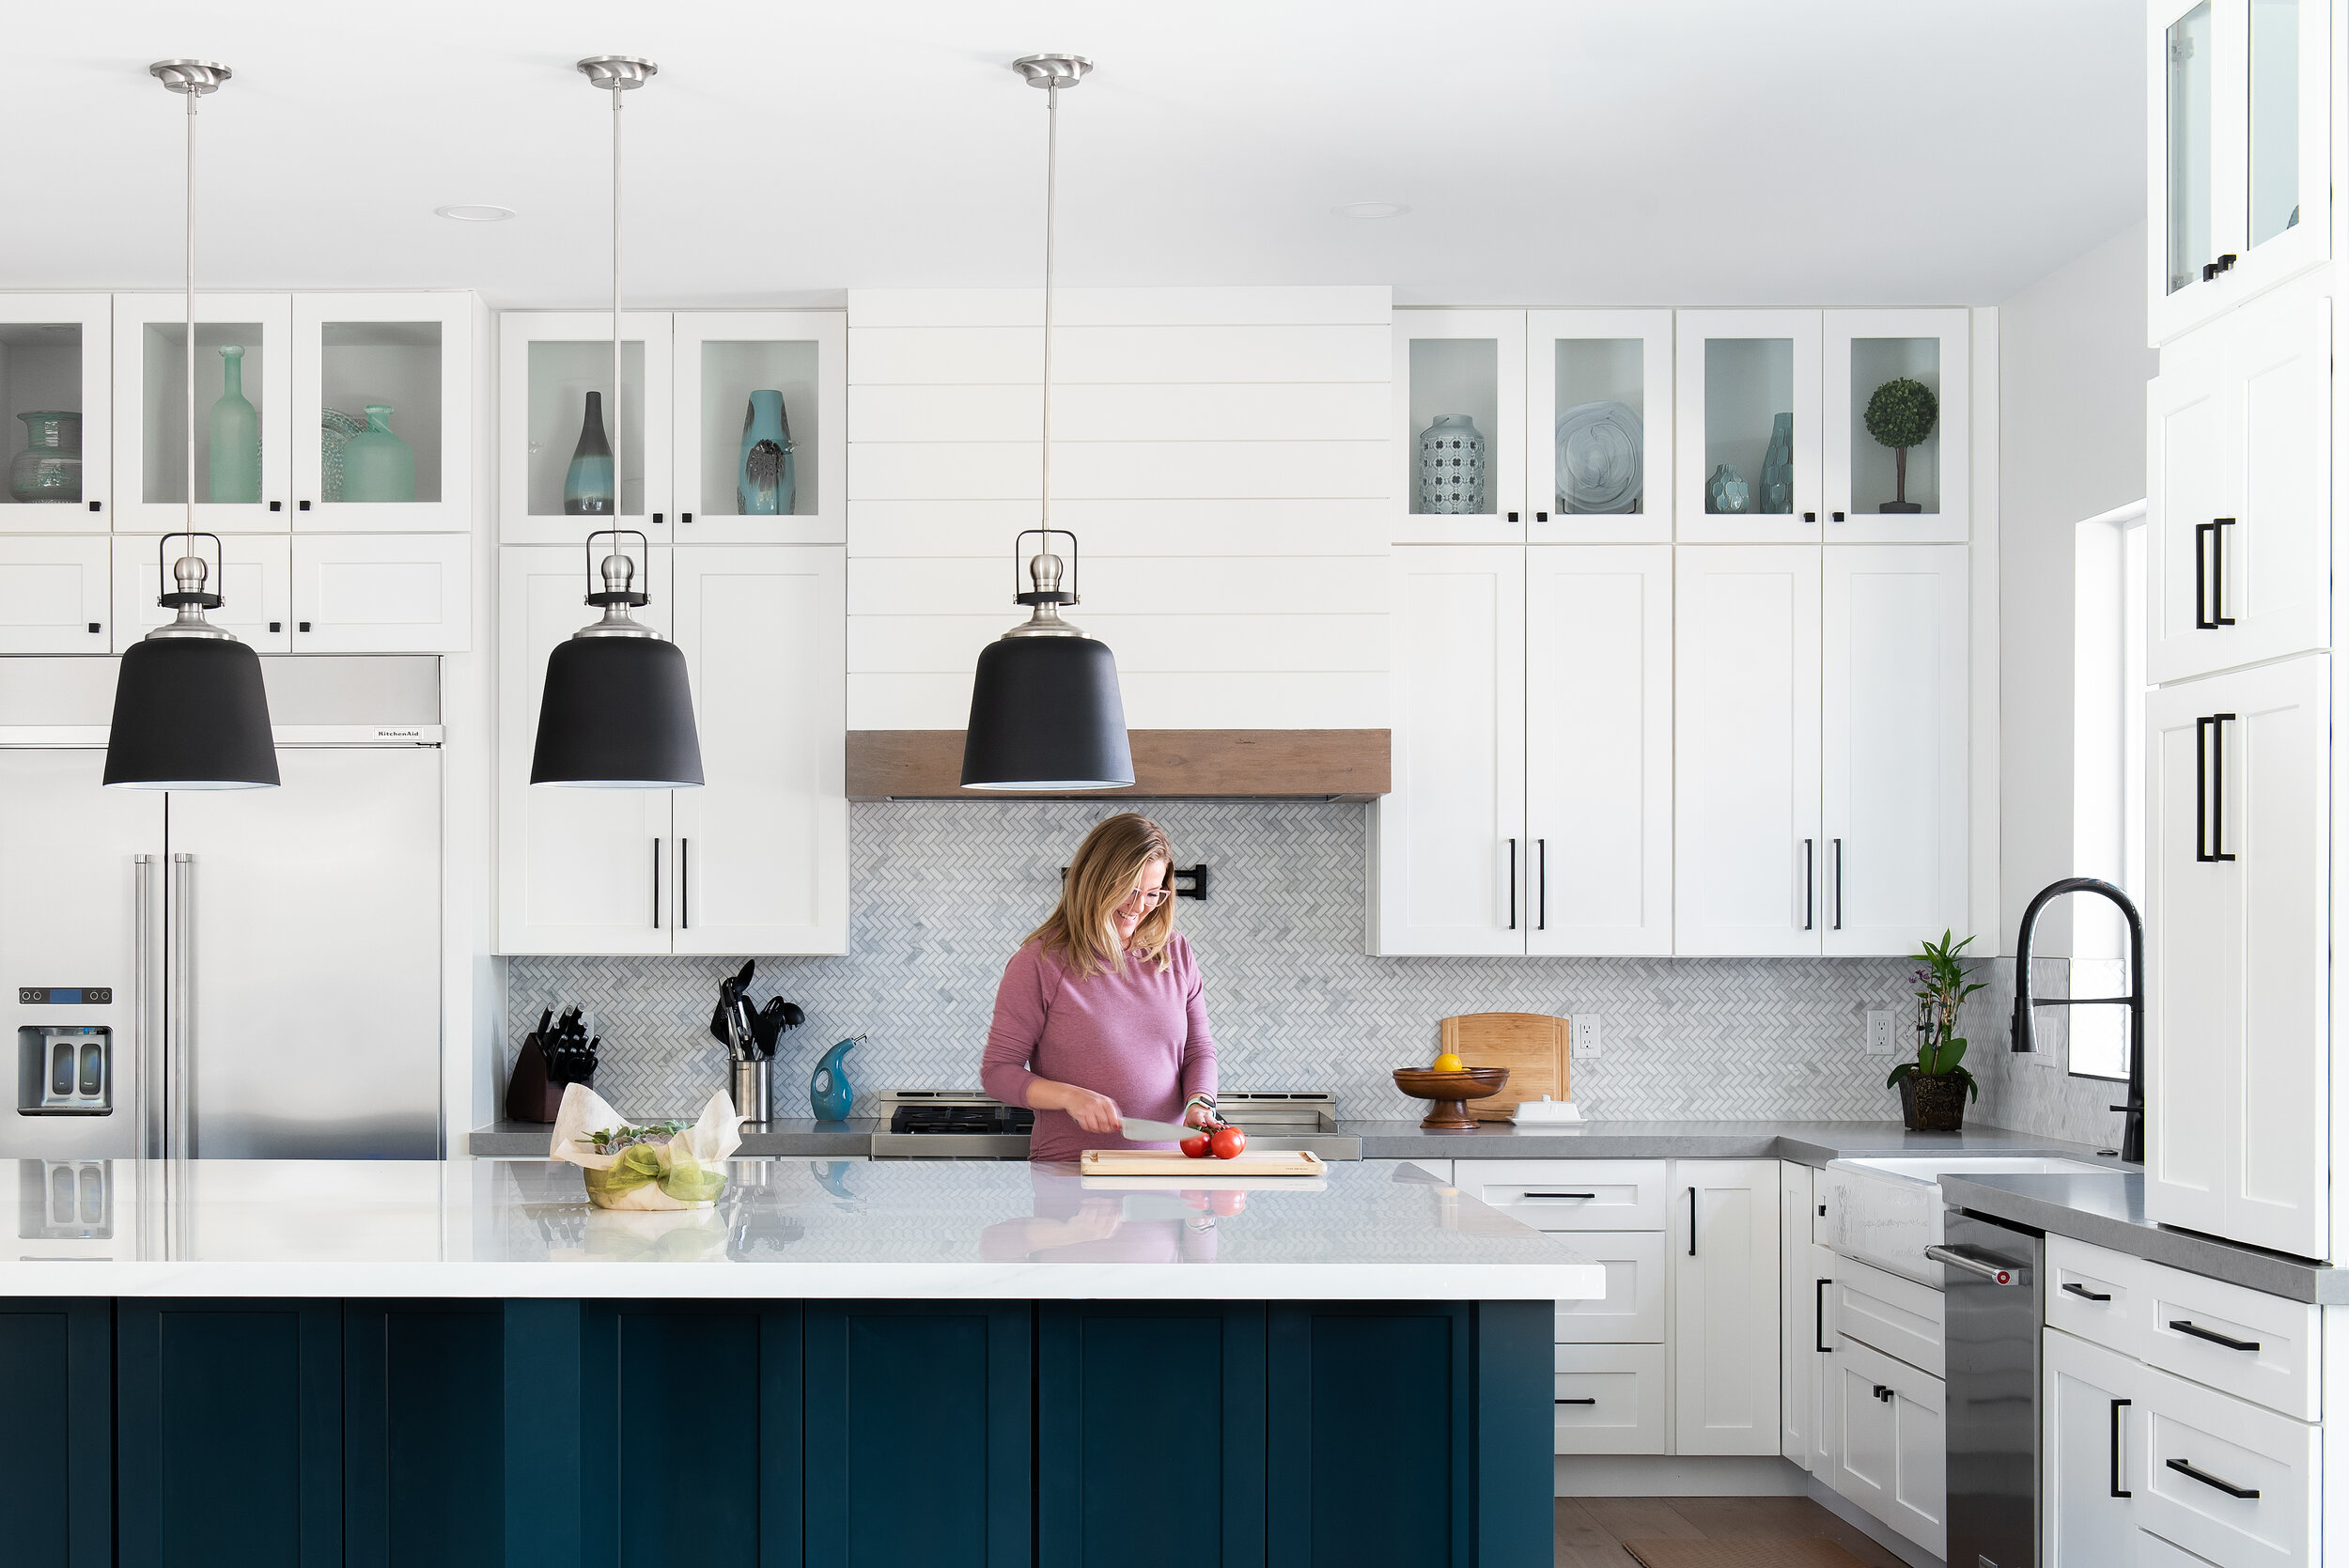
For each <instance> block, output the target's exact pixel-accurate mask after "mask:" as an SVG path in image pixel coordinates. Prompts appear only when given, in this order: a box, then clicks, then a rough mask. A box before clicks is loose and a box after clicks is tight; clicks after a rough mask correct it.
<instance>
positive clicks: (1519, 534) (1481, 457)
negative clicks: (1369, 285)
mask: <svg viewBox="0 0 2349 1568" xmlns="http://www.w3.org/2000/svg"><path fill="white" fill-rule="evenodd" d="M1439 422H1440V423H1439ZM1394 432H1395V452H1396V456H1397V466H1396V469H1395V471H1394V491H1393V495H1394V499H1393V501H1392V503H1391V504H1390V506H1389V516H1390V519H1391V524H1390V526H1391V528H1392V538H1393V540H1394V542H1395V543H1397V544H1522V543H1523V542H1524V541H1525V536H1526V535H1525V527H1526V525H1525V504H1526V490H1525V472H1526V466H1525V447H1524V442H1525V312H1523V311H1521V310H1398V311H1396V312H1395V313H1394Z"/></svg>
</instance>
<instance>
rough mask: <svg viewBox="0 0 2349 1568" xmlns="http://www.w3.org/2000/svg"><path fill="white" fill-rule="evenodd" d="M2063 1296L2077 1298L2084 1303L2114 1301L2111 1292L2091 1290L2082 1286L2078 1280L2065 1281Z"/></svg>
mask: <svg viewBox="0 0 2349 1568" xmlns="http://www.w3.org/2000/svg"><path fill="white" fill-rule="evenodd" d="M2063 1294H2064V1295H2066V1296H2078V1297H2079V1298H2080V1299H2081V1300H2083V1301H2109V1300H2111V1299H2112V1293H2111V1292H2110V1291H2102V1290H2090V1289H2089V1288H2088V1287H2087V1286H2086V1285H2083V1284H2081V1283H2080V1282H2079V1281H2077V1280H2066V1281H2063Z"/></svg>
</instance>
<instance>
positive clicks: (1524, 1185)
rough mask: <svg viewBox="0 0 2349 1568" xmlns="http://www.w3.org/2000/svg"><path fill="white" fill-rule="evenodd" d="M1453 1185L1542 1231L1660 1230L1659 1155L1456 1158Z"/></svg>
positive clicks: (1661, 1181) (1661, 1173) (1661, 1176)
mask: <svg viewBox="0 0 2349 1568" xmlns="http://www.w3.org/2000/svg"><path fill="white" fill-rule="evenodd" d="M1452 1169H1453V1185H1454V1186H1455V1187H1457V1188H1460V1189H1461V1190H1462V1191H1464V1192H1466V1193H1468V1194H1469V1195H1470V1197H1473V1198H1476V1199H1479V1200H1481V1201H1483V1202H1485V1203H1490V1204H1491V1205H1492V1206H1493V1207H1495V1208H1497V1209H1500V1210H1501V1212H1502V1213H1504V1214H1507V1215H1509V1216H1510V1217H1511V1218H1513V1219H1521V1220H1523V1221H1524V1222H1525V1223H1526V1224H1528V1225H1531V1226H1532V1227H1533V1228H1534V1229H1536V1230H1542V1231H1660V1230H1662V1229H1663V1228H1664V1162H1663V1161H1662V1160H1660V1159H1494V1160H1478V1159H1463V1160H1456V1161H1455V1162H1454V1164H1453V1168H1452Z"/></svg>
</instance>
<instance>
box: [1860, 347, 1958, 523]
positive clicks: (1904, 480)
mask: <svg viewBox="0 0 2349 1568" xmlns="http://www.w3.org/2000/svg"><path fill="white" fill-rule="evenodd" d="M1860 417H1861V422H1862V423H1864V424H1865V425H1866V426H1867V427H1868V434H1870V435H1872V436H1874V437H1875V441H1876V444H1877V445H1879V446H1889V447H1890V448H1891V449H1892V497H1893V499H1892V500H1891V502H1890V503H1889V504H1888V505H1883V506H1880V507H1878V508H1877V510H1879V511H1885V512H1914V511H1917V510H1918V509H1919V508H1918V507H1917V506H1915V505H1911V504H1910V502H1909V499H1908V449H1909V448H1910V447H1912V446H1917V445H1921V444H1922V443H1923V442H1924V439H1925V438H1926V437H1927V436H1929V435H1931V434H1933V427H1934V422H1935V421H1936V420H1937V419H1939V418H1940V417H1941V404H1940V401H1939V399H1937V398H1936V397H1935V396H1933V388H1931V387H1929V386H1927V385H1925V383H1924V382H1922V381H1920V380H1914V379H1912V378H1910V377H1907V376H1895V377H1893V378H1892V379H1891V380H1889V381H1887V382H1885V383H1884V384H1883V385H1882V386H1880V387H1878V388H1876V390H1875V396H1872V397H1870V398H1869V399H1868V411H1867V412H1866V413H1864V414H1863V415H1861V416H1860Z"/></svg>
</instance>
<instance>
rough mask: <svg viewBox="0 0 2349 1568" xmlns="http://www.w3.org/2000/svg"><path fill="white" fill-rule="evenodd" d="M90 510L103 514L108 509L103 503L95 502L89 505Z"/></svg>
mask: <svg viewBox="0 0 2349 1568" xmlns="http://www.w3.org/2000/svg"><path fill="white" fill-rule="evenodd" d="M89 509H90V510H91V511H93V512H102V511H104V510H105V509H106V504H105V503H104V502H102V501H93V502H91V503H90V504H89Z"/></svg>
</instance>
